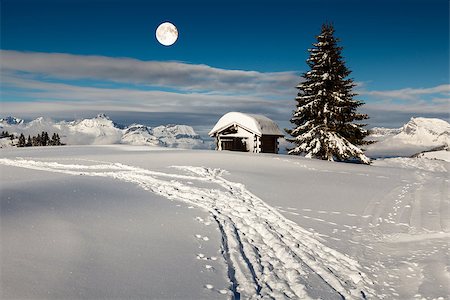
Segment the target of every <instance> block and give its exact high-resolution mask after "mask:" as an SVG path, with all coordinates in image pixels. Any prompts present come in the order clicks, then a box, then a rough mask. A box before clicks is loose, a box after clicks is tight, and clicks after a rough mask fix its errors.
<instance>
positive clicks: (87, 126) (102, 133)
mask: <svg viewBox="0 0 450 300" xmlns="http://www.w3.org/2000/svg"><path fill="white" fill-rule="evenodd" d="M2 120H3V119H2ZM4 120H5V121H4V122H3V123H1V125H2V126H3V129H4V130H8V131H9V132H10V133H14V134H16V135H19V134H21V133H24V134H25V136H28V135H37V134H40V133H41V132H42V131H47V132H49V134H50V135H51V134H52V133H58V134H59V135H60V137H61V141H62V142H63V143H66V144H68V145H110V144H119V143H122V144H131V145H140V146H143V145H148V146H163V147H179V148H187V149H195V148H210V145H209V144H208V143H205V142H204V141H203V140H202V139H201V138H200V136H199V135H198V134H196V133H195V131H194V130H193V129H192V127H190V126H186V125H167V126H158V127H155V128H150V127H146V126H143V125H139V124H133V125H130V126H129V127H127V128H125V129H121V128H119V127H118V126H117V125H116V124H115V123H114V122H113V121H112V120H111V119H110V118H109V117H108V116H106V115H104V114H99V115H98V116H96V117H95V118H91V119H83V120H75V121H71V122H67V121H61V122H55V121H53V120H52V119H50V118H43V117H40V118H37V119H35V120H33V121H31V122H28V123H25V122H23V120H20V119H17V118H12V117H8V118H5V119H4ZM5 145H6V144H5Z"/></svg>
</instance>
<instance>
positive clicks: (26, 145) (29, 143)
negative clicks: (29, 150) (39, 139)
mask: <svg viewBox="0 0 450 300" xmlns="http://www.w3.org/2000/svg"><path fill="white" fill-rule="evenodd" d="M32 145H33V142H32V141H31V137H30V136H29V135H28V139H27V143H26V144H25V147H31V146H32Z"/></svg>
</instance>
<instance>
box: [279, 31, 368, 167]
mask: <svg viewBox="0 0 450 300" xmlns="http://www.w3.org/2000/svg"><path fill="white" fill-rule="evenodd" d="M337 43H338V39H336V38H335V37H334V28H333V26H332V25H329V24H324V25H323V26H322V32H321V33H320V35H319V36H317V43H314V44H313V46H314V47H315V48H312V49H308V51H309V53H310V56H309V58H308V60H307V64H308V66H309V67H310V71H308V72H306V73H304V74H303V78H304V79H305V80H304V81H303V82H301V83H300V84H299V85H298V86H297V88H298V89H299V93H298V95H297V98H296V101H297V109H296V110H295V111H294V112H293V116H292V118H291V120H290V121H291V123H292V124H294V128H293V129H286V132H287V133H288V134H290V135H291V136H292V137H293V138H292V139H288V140H289V141H291V142H293V143H294V145H295V147H294V148H292V149H288V151H289V152H288V153H289V154H297V155H298V154H306V157H310V158H311V157H314V158H320V159H326V160H338V161H345V160H349V159H357V160H359V161H360V162H362V163H366V164H369V163H370V159H369V158H367V157H366V156H365V155H364V153H363V151H362V150H361V149H360V148H358V146H361V145H365V144H368V142H366V141H364V140H363V139H364V138H365V137H366V136H367V135H368V131H367V130H365V129H363V127H364V126H366V124H357V123H353V122H354V121H360V120H365V119H368V116H367V115H365V114H360V113H357V112H356V109H357V108H358V107H359V106H361V105H363V104H364V103H363V102H362V101H359V100H355V99H353V97H354V96H356V94H355V93H353V92H352V89H353V87H354V86H355V84H354V83H353V80H352V79H348V76H349V75H350V73H351V71H350V70H349V69H347V67H346V66H345V62H344V60H343V58H342V56H341V51H342V47H339V46H338V45H337Z"/></svg>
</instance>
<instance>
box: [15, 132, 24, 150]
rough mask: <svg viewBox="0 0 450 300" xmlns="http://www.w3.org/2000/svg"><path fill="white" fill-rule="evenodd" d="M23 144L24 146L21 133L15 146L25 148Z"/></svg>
mask: <svg viewBox="0 0 450 300" xmlns="http://www.w3.org/2000/svg"><path fill="white" fill-rule="evenodd" d="M25 144H26V140H25V136H24V135H23V133H21V134H20V136H19V143H18V144H17V147H25Z"/></svg>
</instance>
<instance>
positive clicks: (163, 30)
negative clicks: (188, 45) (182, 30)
mask: <svg viewBox="0 0 450 300" xmlns="http://www.w3.org/2000/svg"><path fill="white" fill-rule="evenodd" d="M156 39H157V40H158V42H160V43H161V44H163V45H164V46H170V45H173V44H174V43H175V42H176V41H177V39H178V30H177V28H176V27H175V25H173V24H172V23H169V22H165V23H162V24H161V25H159V26H158V28H157V29H156Z"/></svg>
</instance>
